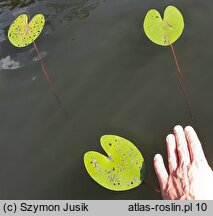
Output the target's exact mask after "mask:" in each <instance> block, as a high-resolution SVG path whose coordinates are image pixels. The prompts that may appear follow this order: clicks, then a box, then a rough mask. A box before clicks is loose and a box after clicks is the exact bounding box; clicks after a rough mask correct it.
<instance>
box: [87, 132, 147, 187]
mask: <svg viewBox="0 0 213 216" xmlns="http://www.w3.org/2000/svg"><path fill="white" fill-rule="evenodd" d="M100 141H101V146H102V148H103V149H104V150H105V152H106V153H107V155H108V156H105V155H102V154H100V153H98V152H95V151H89V152H87V153H86V154H85V155H84V164H85V167H86V170H87V172H88V173H89V175H90V176H91V177H92V178H93V179H94V180H95V181H96V182H97V183H99V184H100V185H102V186H103V187H105V188H107V189H110V190H114V191H123V190H129V189H132V188H134V187H137V186H138V185H140V183H141V182H142V180H143V177H144V172H145V165H144V159H143V156H142V155H141V153H140V151H139V150H138V149H137V148H136V147H135V146H134V144H132V143H131V142H130V141H129V140H127V139H124V138H122V137H119V136H116V135H104V136H102V137H101V140H100Z"/></svg>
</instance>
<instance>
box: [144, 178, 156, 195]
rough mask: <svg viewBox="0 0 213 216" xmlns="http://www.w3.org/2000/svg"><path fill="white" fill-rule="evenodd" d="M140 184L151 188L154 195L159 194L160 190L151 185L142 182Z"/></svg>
mask: <svg viewBox="0 0 213 216" xmlns="http://www.w3.org/2000/svg"><path fill="white" fill-rule="evenodd" d="M142 183H143V184H144V185H146V186H148V187H149V188H151V189H152V190H154V191H155V192H156V193H160V189H158V188H155V187H153V186H152V185H150V184H149V183H147V182H145V181H144V180H143V181H142Z"/></svg>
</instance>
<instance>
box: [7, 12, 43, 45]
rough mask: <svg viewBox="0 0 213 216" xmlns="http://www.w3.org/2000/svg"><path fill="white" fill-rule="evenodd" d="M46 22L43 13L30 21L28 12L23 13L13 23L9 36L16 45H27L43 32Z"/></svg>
mask: <svg viewBox="0 0 213 216" xmlns="http://www.w3.org/2000/svg"><path fill="white" fill-rule="evenodd" d="M44 24H45V18H44V16H43V15H42V14H36V15H35V16H34V17H33V18H32V20H31V21H30V23H28V16H27V14H21V15H20V16H18V17H17V18H16V19H15V20H14V22H13V23H12V24H11V26H10V28H9V31H8V38H9V40H10V42H11V43H12V44H13V45H14V46H16V47H25V46H27V45H29V44H31V43H32V42H33V41H34V40H35V39H36V38H37V37H38V36H39V35H40V34H41V32H42V30H43V28H44Z"/></svg>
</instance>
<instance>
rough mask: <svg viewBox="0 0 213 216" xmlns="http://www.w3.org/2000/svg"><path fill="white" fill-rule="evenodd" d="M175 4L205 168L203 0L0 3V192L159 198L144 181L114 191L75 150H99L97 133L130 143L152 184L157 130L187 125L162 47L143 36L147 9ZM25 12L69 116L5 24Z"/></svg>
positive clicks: (207, 116) (160, 136)
mask: <svg viewBox="0 0 213 216" xmlns="http://www.w3.org/2000/svg"><path fill="white" fill-rule="evenodd" d="M170 4H171V5H175V6H176V7H178V8H179V9H180V10H181V11H182V13H183V15H184V17H185V24H186V28H185V30H184V33H183V35H182V37H181V38H180V39H179V40H178V41H177V42H176V43H175V49H176V51H177V54H178V57H179V60H180V62H181V66H182V70H183V73H184V77H185V79H186V83H187V86H188V90H189V93H190V96H191V101H192V106H193V113H194V115H195V117H196V120H197V123H198V126H199V129H200V133H201V135H202V141H203V145H204V149H205V152H206V156H207V158H208V160H209V163H210V164H211V165H213V146H212V143H213V137H212V136H211V133H212V130H213V123H212V120H213V117H212V116H213V102H212V92H213V85H212V80H213V73H212V56H213V51H212V49H211V47H212V46H213V40H212V38H213V30H212V29H211V27H210V26H211V25H210V21H211V20H213V13H212V11H213V5H212V2H211V1H210V0H206V1H202V2H201V1H198V0H193V1H192V0H188V1H185V0H179V1H175V0H170V1H169V0H167V1H166V0H165V1H158V0H152V1H150V0H106V1H103V0H63V1H57V0H48V1H47V0H28V1H19V0H16V1H1V3H0V116H1V118H0V191H1V192H0V198H1V199H160V198H161V197H160V195H159V194H156V193H155V192H153V191H152V190H151V189H149V188H147V187H146V186H139V187H138V188H135V189H133V190H130V191H126V192H122V193H116V192H111V191H108V190H106V189H104V188H102V187H101V186H99V185H98V184H96V183H95V182H94V181H93V180H92V179H91V178H90V176H89V175H88V174H87V172H86V170H85V168H84V164H83V154H84V153H85V152H86V151H88V150H96V151H100V152H102V149H101V147H100V143H99V138H100V137H101V135H103V134H117V135H120V136H123V137H125V138H127V139H129V140H131V141H132V142H133V143H134V144H135V145H136V146H137V147H138V148H139V149H140V150H141V151H142V152H143V155H144V157H145V162H146V174H145V180H146V181H147V182H149V183H150V184H153V185H155V186H158V184H157V180H156V176H155V174H154V170H153V156H154V155H155V154H156V153H157V152H160V153H162V154H163V155H164V156H165V157H166V146H165V141H164V140H165V136H166V135H167V134H168V133H170V132H172V128H173V127H174V126H175V125H176V124H181V125H183V126H186V125H188V124H191V121H190V117H189V114H188V112H187V107H186V104H185V101H184V98H183V95H182V93H181V90H180V87H179V84H178V79H177V75H176V71H175V66H174V63H173V59H172V56H171V52H170V50H169V48H162V47H160V46H157V45H154V44H153V43H152V42H150V41H149V40H148V39H147V38H146V36H145V35H144V32H143V29H142V21H143V17H144V16H145V14H146V12H147V11H148V10H149V9H150V8H156V9H158V10H160V11H161V13H162V12H163V10H164V9H165V8H166V7H167V6H168V5H170ZM23 12H26V13H28V14H29V15H30V16H31V17H32V16H34V15H35V14H36V13H39V12H40V13H43V14H44V15H45V17H46V19H47V24H46V26H45V29H44V31H43V33H42V35H41V36H40V37H39V38H38V40H37V41H36V43H37V45H38V47H39V49H40V52H41V53H42V56H43V59H44V62H45V65H46V67H47V69H48V71H49V74H50V76H51V77H52V78H53V80H54V84H55V87H56V89H57V90H58V92H59V94H60V95H61V97H62V99H63V104H64V106H65V107H66V109H67V110H68V112H69V113H70V116H71V120H68V119H67V118H66V116H64V114H63V112H62V111H61V109H60V107H59V106H58V104H57V101H56V99H55V97H54V96H53V95H52V93H51V91H50V89H49V87H48V84H47V82H46V80H45V78H44V76H43V73H42V71H41V68H40V65H39V61H38V58H37V55H36V52H35V50H34V49H33V47H32V46H28V47H26V48H23V49H18V48H15V47H13V46H12V45H11V44H10V42H9V41H8V40H7V36H6V35H7V34H6V33H7V30H8V27H9V25H10V23H11V22H12V21H13V20H14V19H15V18H16V17H17V16H18V15H19V14H20V13H23Z"/></svg>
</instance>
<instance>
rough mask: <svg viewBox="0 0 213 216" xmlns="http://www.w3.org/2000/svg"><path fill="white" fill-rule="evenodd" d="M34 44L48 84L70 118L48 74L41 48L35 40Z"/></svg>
mask: <svg viewBox="0 0 213 216" xmlns="http://www.w3.org/2000/svg"><path fill="white" fill-rule="evenodd" d="M33 46H34V48H35V50H36V52H37V55H38V57H39V60H40V65H41V69H42V71H43V73H44V76H45V78H46V80H47V82H48V85H49V87H50V89H51V90H52V93H53V94H54V96H55V98H56V100H57V101H58V103H59V105H60V107H61V109H62V111H63V112H64V113H65V115H66V116H67V117H68V118H69V114H68V112H67V111H66V110H65V108H64V107H63V105H62V102H61V100H60V97H59V96H58V93H57V91H56V89H55V87H54V85H53V81H52V79H51V78H50V76H49V75H48V72H47V69H46V68H45V66H44V62H43V60H42V57H41V54H40V52H39V49H38V47H37V45H36V43H35V42H33Z"/></svg>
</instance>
